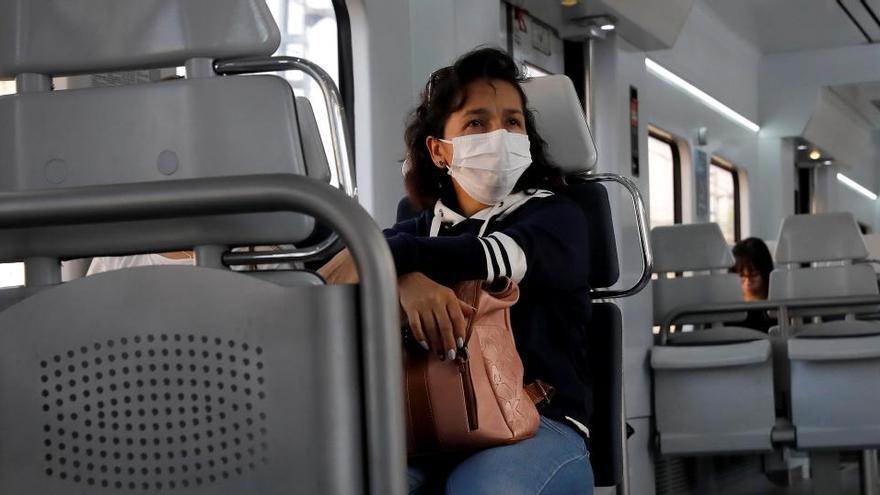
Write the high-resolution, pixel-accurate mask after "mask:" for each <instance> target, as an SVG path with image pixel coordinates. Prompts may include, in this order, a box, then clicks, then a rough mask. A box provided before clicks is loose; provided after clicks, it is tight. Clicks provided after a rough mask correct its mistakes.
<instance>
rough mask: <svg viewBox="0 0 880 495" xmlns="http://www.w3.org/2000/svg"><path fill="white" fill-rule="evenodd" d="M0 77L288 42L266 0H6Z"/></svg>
mask: <svg viewBox="0 0 880 495" xmlns="http://www.w3.org/2000/svg"><path fill="white" fill-rule="evenodd" d="M0 12H3V16H2V17H0V79H8V78H11V77H14V76H16V75H17V74H26V73H33V74H51V75H53V76H65V75H74V74H94V73H99V72H113V71H123V70H137V69H152V68H162V67H175V66H180V65H183V62H184V61H186V60H189V59H193V58H197V57H204V58H209V59H226V58H237V57H247V56H259V55H271V54H272V53H273V52H274V51H275V50H276V49H277V48H278V45H279V43H280V40H281V35H280V32H279V31H278V26H277V25H276V24H275V21H274V20H273V19H272V14H271V12H270V11H269V8H268V6H267V5H266V2H265V1H264V0H244V1H242V0H187V1H186V2H180V1H176V0H138V1H136V2H127V1H126V2H120V1H118V0H65V1H63V2H52V1H47V0H0Z"/></svg>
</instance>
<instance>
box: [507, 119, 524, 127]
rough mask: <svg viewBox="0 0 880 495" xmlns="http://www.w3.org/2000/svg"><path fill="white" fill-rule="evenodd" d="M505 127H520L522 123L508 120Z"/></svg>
mask: <svg viewBox="0 0 880 495" xmlns="http://www.w3.org/2000/svg"><path fill="white" fill-rule="evenodd" d="M507 125H509V126H511V127H522V122H520V121H519V119H510V120H508V121H507Z"/></svg>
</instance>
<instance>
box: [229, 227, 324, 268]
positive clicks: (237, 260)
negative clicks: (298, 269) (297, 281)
mask: <svg viewBox="0 0 880 495" xmlns="http://www.w3.org/2000/svg"><path fill="white" fill-rule="evenodd" d="M339 242H340V241H339V236H338V235H336V233H335V232H334V233H332V234H330V235H328V236H327V237H326V238H325V239H324V240H323V241H321V242H319V243H318V244H315V245H314V246H307V247H303V248H295V249H279V250H277V251H260V252H244V253H238V252H234V251H228V252H226V253H223V258H222V260H223V264H224V265H226V266H241V265H263V264H267V263H295V262H303V261H314V260H319V259H323V258H325V257H326V253H327V252H332V251H333V247H334V246H335V245H337V244H339Z"/></svg>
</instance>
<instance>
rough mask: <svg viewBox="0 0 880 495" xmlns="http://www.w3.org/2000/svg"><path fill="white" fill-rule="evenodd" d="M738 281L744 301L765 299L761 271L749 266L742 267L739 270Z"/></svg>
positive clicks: (765, 293)
mask: <svg viewBox="0 0 880 495" xmlns="http://www.w3.org/2000/svg"><path fill="white" fill-rule="evenodd" d="M739 283H740V287H742V291H743V297H744V298H745V300H746V301H760V300H764V299H767V291H766V289H765V284H764V277H762V276H761V272H759V271H758V270H755V269H754V268H751V267H744V268H743V269H742V270H741V271H740V272H739Z"/></svg>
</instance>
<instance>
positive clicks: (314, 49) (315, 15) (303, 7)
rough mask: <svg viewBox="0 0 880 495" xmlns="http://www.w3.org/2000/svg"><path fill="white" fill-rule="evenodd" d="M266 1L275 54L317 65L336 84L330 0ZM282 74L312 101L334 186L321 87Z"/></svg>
mask: <svg viewBox="0 0 880 495" xmlns="http://www.w3.org/2000/svg"><path fill="white" fill-rule="evenodd" d="M267 3H268V5H269V10H271V11H272V16H273V17H274V18H275V22H277V23H278V29H279V30H280V31H281V45H280V47H279V48H278V51H277V52H276V53H275V55H286V56H292V57H302V58H305V59H307V60H310V61H312V62H314V63H316V64H318V65H320V66H321V68H322V69H324V70H325V71H327V73H328V74H330V77H332V78H333V81H334V82H335V83H336V86H337V87H338V86H339V50H338V47H337V45H338V42H337V30H336V12H335V11H334V10H333V3H332V0H269V1H268V2H267ZM281 75H282V76H283V77H285V78H287V80H288V81H290V84H291V85H292V86H293V92H294V93H296V95H297V96H305V97H306V98H308V99H309V101H310V102H311V103H312V109H313V110H314V111H315V119H316V120H317V121H318V129H319V130H320V132H321V140H322V141H323V142H324V151H325V152H326V153H327V161H328V162H329V163H330V174H331V182H332V183H333V184H334V185H337V184H338V178H337V177H336V167H335V162H334V161H333V156H334V155H333V146H332V141H331V140H330V123H329V119H328V117H327V108H326V106H325V105H324V98H323V96H322V94H321V88H320V86H318V84H317V83H316V82H315V81H313V80H312V78H311V77H308V76H305V75H304V74H303V73H301V72H298V71H288V72H284V73H282V74H281Z"/></svg>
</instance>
